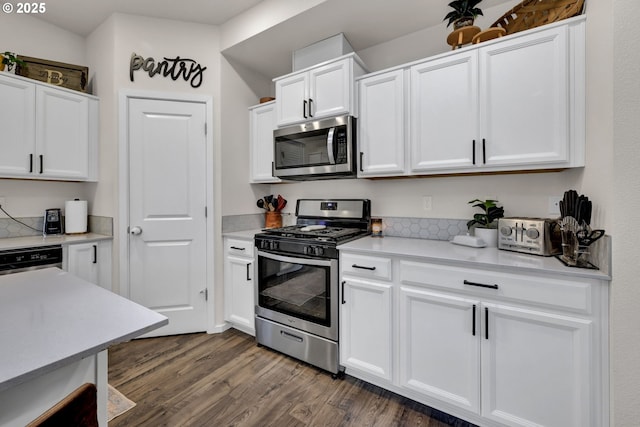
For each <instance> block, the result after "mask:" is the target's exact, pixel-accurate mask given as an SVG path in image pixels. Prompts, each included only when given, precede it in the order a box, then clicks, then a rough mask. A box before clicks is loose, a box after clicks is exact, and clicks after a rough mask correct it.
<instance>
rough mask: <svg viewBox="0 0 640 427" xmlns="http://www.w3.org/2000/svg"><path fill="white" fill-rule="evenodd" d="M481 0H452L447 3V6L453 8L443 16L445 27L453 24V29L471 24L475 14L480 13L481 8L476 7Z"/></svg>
mask: <svg viewBox="0 0 640 427" xmlns="http://www.w3.org/2000/svg"><path fill="white" fill-rule="evenodd" d="M481 1H482V0H453V1H452V2H451V3H449V7H451V8H452V9H453V10H452V11H451V12H449V13H447V15H446V16H445V17H444V19H443V21H446V20H447V19H448V20H449V22H448V23H447V27H448V26H449V25H451V24H453V29H454V30H457V29H458V28H462V27H466V26H469V25H473V21H474V20H475V19H476V16H478V15H482V10H480V8H478V7H476V6H477V5H478V3H480V2H481Z"/></svg>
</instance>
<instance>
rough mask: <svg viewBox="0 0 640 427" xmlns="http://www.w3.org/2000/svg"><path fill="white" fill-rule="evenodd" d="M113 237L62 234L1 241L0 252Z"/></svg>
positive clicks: (89, 234) (93, 234) (8, 238)
mask: <svg viewBox="0 0 640 427" xmlns="http://www.w3.org/2000/svg"><path fill="white" fill-rule="evenodd" d="M112 239H113V237H112V236H105V235H104V234H97V233H82V234H60V235H55V236H46V237H44V236H25V237H7V238H4V239H0V250H7V249H20V248H30V247H36V246H47V245H68V244H73V243H90V242H98V241H100V240H112Z"/></svg>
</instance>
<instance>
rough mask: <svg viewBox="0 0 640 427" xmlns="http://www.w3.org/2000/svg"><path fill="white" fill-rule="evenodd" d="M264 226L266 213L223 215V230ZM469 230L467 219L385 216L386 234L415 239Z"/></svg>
mask: <svg viewBox="0 0 640 427" xmlns="http://www.w3.org/2000/svg"><path fill="white" fill-rule="evenodd" d="M295 221H296V218H295V215H293V214H287V213H284V214H282V224H283V225H285V226H286V225H291V224H295ZM263 227H264V214H249V215H228V216H223V217H222V232H223V233H228V232H233V231H243V230H253V229H258V228H263ZM466 232H467V220H464V219H441V218H408V217H383V218H382V234H383V235H384V236H394V237H410V238H415V239H429V240H451V239H452V238H453V236H456V235H458V234H465V233H466Z"/></svg>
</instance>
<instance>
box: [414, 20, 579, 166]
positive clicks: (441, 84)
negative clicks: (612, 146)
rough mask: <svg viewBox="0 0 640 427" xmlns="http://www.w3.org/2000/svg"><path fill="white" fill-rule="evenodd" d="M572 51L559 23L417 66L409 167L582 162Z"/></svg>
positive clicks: (569, 164) (562, 26) (565, 30)
mask: <svg viewBox="0 0 640 427" xmlns="http://www.w3.org/2000/svg"><path fill="white" fill-rule="evenodd" d="M480 46H482V45H480ZM569 52H570V49H569V27H568V26H567V25H561V26H556V27H553V28H550V29H546V30H544V31H537V32H534V33H531V34H527V35H524V36H517V37H514V38H508V39H505V40H500V41H498V42H495V43H490V44H487V45H486V47H480V48H478V49H468V50H465V51H463V52H461V53H455V54H451V55H448V56H446V57H442V58H439V59H435V60H432V61H427V62H424V63H422V64H418V65H414V66H413V67H411V85H412V91H411V124H412V127H411V147H412V151H411V172H412V173H423V172H431V171H438V170H445V171H449V170H452V171H460V170H468V171H474V170H475V171H477V170H518V169H544V168H562V167H571V166H583V165H584V162H583V160H582V159H581V158H579V156H576V158H575V159H572V157H571V153H572V148H571V142H572V135H571V133H570V129H571V120H572V115H571V113H572V111H575V110H576V109H577V108H579V106H578V105H577V104H574V105H571V100H572V96H571V95H572V91H571V90H570V87H569V86H570V85H571V84H574V83H576V84H577V83H578V82H580V81H581V79H579V78H578V79H574V78H573V77H572V76H570V73H569V70H570V63H569V58H570V55H569ZM582 63H583V64H584V58H582ZM574 118H575V119H577V118H578V116H576V117H574ZM582 144H583V145H584V141H582ZM572 160H575V161H572Z"/></svg>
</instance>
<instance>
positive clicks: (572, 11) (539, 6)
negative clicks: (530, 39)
mask: <svg viewBox="0 0 640 427" xmlns="http://www.w3.org/2000/svg"><path fill="white" fill-rule="evenodd" d="M583 7H584V0H524V1H523V2H522V3H520V4H519V5H517V6H515V7H514V8H513V9H511V10H510V11H508V12H507V13H505V14H504V15H502V17H500V18H499V19H498V20H497V21H496V22H494V23H493V25H492V27H502V28H504V29H505V30H507V34H513V33H517V32H518V31H524V30H528V29H530V28H535V27H539V26H541V25H545V24H550V23H552V22H556V21H561V20H563V19H567V18H571V17H572V16H576V15H580V14H581V13H582V8H583Z"/></svg>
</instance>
